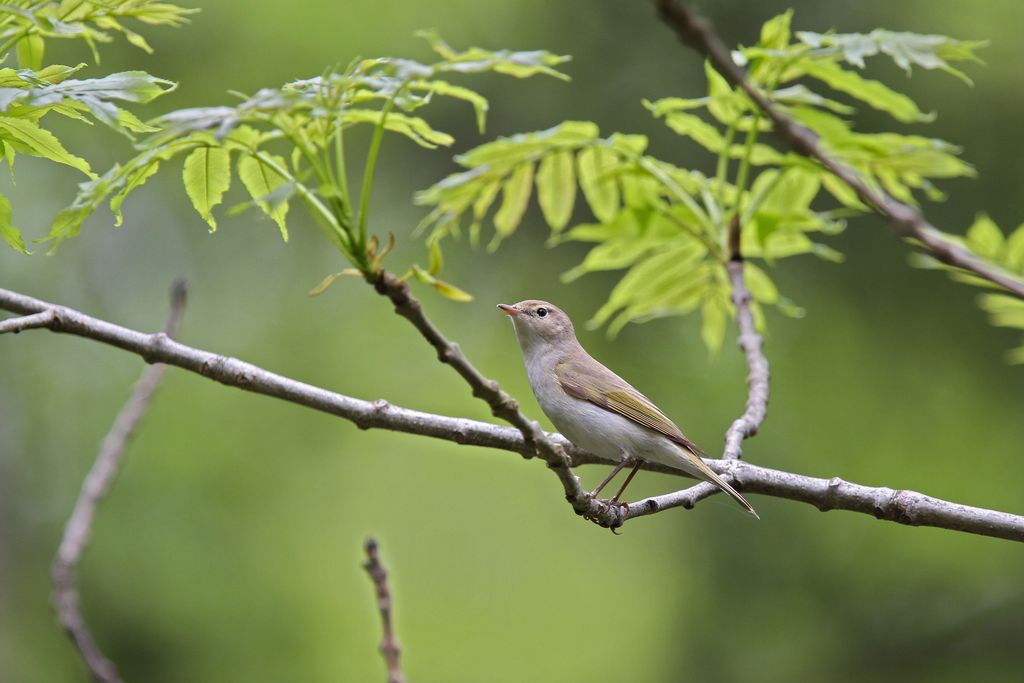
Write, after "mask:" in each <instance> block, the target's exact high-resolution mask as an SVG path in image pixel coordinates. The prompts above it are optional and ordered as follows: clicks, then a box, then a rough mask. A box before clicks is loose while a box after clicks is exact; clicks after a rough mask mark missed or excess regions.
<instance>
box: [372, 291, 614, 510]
mask: <svg viewBox="0 0 1024 683" xmlns="http://www.w3.org/2000/svg"><path fill="white" fill-rule="evenodd" d="M372 284H373V286H374V289H376V290H377V293H379V294H381V295H382V296H386V297H387V298H388V299H390V300H391V303H392V304H394V306H395V312H396V313H397V314H398V315H400V316H402V317H403V318H405V319H406V320H408V321H409V322H410V323H412V324H413V326H414V327H415V328H416V329H417V330H419V332H420V334H421V335H423V337H424V338H425V339H426V340H427V341H428V342H429V343H430V345H431V346H433V347H434V349H435V350H436V351H437V357H438V360H440V361H441V362H442V363H446V364H448V365H450V366H452V368H454V369H455V371H456V372H458V373H459V375H460V376H461V377H462V378H463V379H464V380H466V383H468V384H469V386H470V387H471V388H472V389H473V395H474V396H476V397H477V398H479V399H481V400H483V401H485V402H486V403H487V404H488V405H489V406H490V407H491V413H493V414H494V416H495V417H498V418H501V419H503V420H505V421H506V422H508V423H509V424H511V425H512V426H514V427H515V428H516V429H518V430H519V431H520V432H521V433H522V435H523V439H524V440H525V441H526V443H527V444H528V445H529V446H531V449H530V451H528V452H527V453H525V454H524V455H526V456H527V457H531V456H532V455H534V454H536V455H539V456H540V457H541V458H542V459H543V460H544V461H545V462H546V463H547V465H548V467H549V468H550V469H551V470H552V471H553V472H554V473H555V475H556V476H557V477H558V480H559V481H560V482H561V483H562V488H563V489H564V490H565V499H566V500H567V501H568V502H569V504H570V505H572V508H573V510H575V511H576V514H578V515H580V516H581V517H583V518H584V519H588V520H590V521H592V522H594V523H596V524H598V525H600V526H603V527H609V528H615V527H618V526H621V525H622V521H623V513H622V509H621V508H619V507H617V506H615V505H608V504H607V503H604V502H602V501H600V500H597V499H596V498H594V497H593V496H591V495H590V494H589V493H588V492H587V491H586V490H585V489H584V488H583V486H582V485H581V484H580V478H579V477H577V476H576V475H575V474H573V472H572V459H571V458H570V457H569V456H568V455H567V454H566V452H565V449H564V448H562V446H561V445H559V444H557V443H555V442H553V441H551V440H550V439H548V438H547V436H546V435H545V434H544V431H543V430H542V429H541V428H540V425H539V424H538V423H537V422H536V421H534V420H531V419H529V418H528V417H526V416H525V415H524V414H523V413H522V411H520V410H519V403H518V402H517V401H516V400H515V399H514V398H512V397H511V396H509V395H508V394H507V393H505V392H504V391H502V390H501V387H499V386H498V383H497V382H495V381H494V380H492V379H488V378H486V377H484V376H483V375H482V374H481V373H480V371H479V370H477V369H476V367H475V366H474V365H473V364H472V363H470V362H469V359H468V358H466V356H465V354H463V353H462V349H460V348H459V345H458V344H455V343H453V342H450V341H448V339H447V338H445V336H444V335H443V334H442V333H441V331H440V330H438V329H437V327H435V326H434V324H433V323H432V322H430V320H429V319H428V318H427V316H426V315H425V314H424V313H423V306H422V305H421V304H420V302H419V301H418V300H417V299H415V298H414V297H413V296H412V295H411V294H410V293H409V285H408V284H407V283H406V282H404V281H402V280H400V279H399V278H396V277H395V276H394V275H392V274H391V273H389V272H387V271H381V272H380V273H379V275H378V276H377V279H376V281H375V282H373V283H372Z"/></svg>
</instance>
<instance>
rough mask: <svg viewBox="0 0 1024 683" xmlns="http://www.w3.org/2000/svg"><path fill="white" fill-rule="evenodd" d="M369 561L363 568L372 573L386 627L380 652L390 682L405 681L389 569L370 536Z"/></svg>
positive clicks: (378, 604) (367, 548) (378, 605)
mask: <svg viewBox="0 0 1024 683" xmlns="http://www.w3.org/2000/svg"><path fill="white" fill-rule="evenodd" d="M366 557H367V561H366V563H365V564H364V565H363V569H365V570H366V573H367V574H369V575H370V580H371V581H373V588H374V593H375V594H376V596H377V609H378V610H379V611H380V621H381V624H382V626H383V628H384V635H383V636H382V637H381V641H380V653H381V655H382V656H383V657H384V664H385V665H386V666H387V669H388V683H405V675H404V674H403V673H402V667H401V666H400V665H399V662H398V656H399V655H400V654H401V652H402V650H401V648H400V647H398V640H397V639H396V638H395V629H394V623H393V621H392V618H391V591H390V590H389V589H388V570H387V569H385V568H384V565H383V564H381V561H380V552H379V549H378V547H377V541H376V540H374V539H372V538H370V539H367V541H366Z"/></svg>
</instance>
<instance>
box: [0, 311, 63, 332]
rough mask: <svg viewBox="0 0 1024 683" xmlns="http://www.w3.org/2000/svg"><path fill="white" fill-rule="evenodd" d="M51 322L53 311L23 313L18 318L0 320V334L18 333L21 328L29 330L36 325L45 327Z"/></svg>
mask: <svg viewBox="0 0 1024 683" xmlns="http://www.w3.org/2000/svg"><path fill="white" fill-rule="evenodd" d="M52 322H53V311H42V312H40V313H33V314H31V315H23V316H21V317H20V318H9V319H7V320H0V334H7V333H8V332H10V333H11V334H18V333H19V332H21V331H22V330H31V329H34V328H37V327H47V326H49V324H50V323H52Z"/></svg>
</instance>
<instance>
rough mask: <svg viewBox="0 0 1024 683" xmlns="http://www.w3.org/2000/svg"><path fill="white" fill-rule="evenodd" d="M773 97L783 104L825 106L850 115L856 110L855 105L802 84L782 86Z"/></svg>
mask: <svg viewBox="0 0 1024 683" xmlns="http://www.w3.org/2000/svg"><path fill="white" fill-rule="evenodd" d="M771 98H772V100H774V101H776V102H779V103H781V104H806V105H811V106H813V107H824V108H825V109H828V110H829V111H833V112H835V113H837V114H847V115H848V114H852V113H853V112H854V108H853V107H850V106H847V105H845V104H843V103H842V102H836V101H835V100H830V99H829V98H827V97H823V96H821V95H819V94H818V93H816V92H814V91H813V90H811V89H810V88H808V87H807V86H805V85H801V84H797V85H791V86H789V87H788V88H780V89H778V90H776V91H775V92H773V93H772V94H771Z"/></svg>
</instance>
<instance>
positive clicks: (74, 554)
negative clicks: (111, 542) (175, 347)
mask: <svg viewBox="0 0 1024 683" xmlns="http://www.w3.org/2000/svg"><path fill="white" fill-rule="evenodd" d="M184 309H185V283H184V281H183V280H178V281H177V282H175V284H174V285H173V287H172V288H171V310H170V313H169V314H168V316H167V322H166V324H165V325H164V329H163V332H162V333H161V334H163V335H165V336H166V337H171V336H173V335H174V334H175V333H176V332H177V329H178V326H179V324H180V322H181V316H182V313H183V312H184ZM56 310H57V309H56V308H49V309H47V310H46V311H44V312H43V313H38V314H36V316H43V315H46V314H48V316H47V319H48V323H53V322H54V321H55V320H57V315H56V314H55V312H56ZM30 317H33V316H26V318H30ZM26 318H20V320H25V319H26ZM23 329H24V328H23ZM166 369H167V366H166V365H160V364H157V365H150V366H148V367H147V368H146V369H145V370H144V371H143V373H142V377H141V378H140V379H139V381H138V383H137V384H136V385H135V389H134V391H132V395H131V396H130V397H129V398H128V402H127V403H125V405H124V407H123V408H122V409H121V412H120V413H119V414H118V416H117V419H116V420H114V424H113V426H112V427H111V428H110V432H109V433H108V434H107V436H106V438H105V439H104V440H103V444H102V445H101V446H100V451H99V455H98V456H97V457H96V462H95V463H93V466H92V469H91V470H89V474H88V475H87V476H86V478H85V482H84V483H83V484H82V492H81V494H79V496H78V500H77V501H76V502H75V508H74V511H73V512H72V513H71V517H70V518H69V519H68V523H67V525H66V526H65V527H64V536H63V537H62V538H61V542H60V547H59V548H58V549H57V555H56V557H54V560H53V567H52V577H53V601H54V607H55V609H56V611H57V618H58V619H59V620H60V623H61V625H62V626H63V627H64V630H65V631H66V632H67V634H68V637H69V638H70V639H71V641H72V642H73V643H74V645H75V647H76V648H78V652H79V654H80V655H81V657H82V660H83V661H84V662H85V665H86V666H87V667H88V669H89V673H90V675H91V676H92V678H93V679H94V680H96V681H100V682H101V683H120V681H121V677H120V675H119V674H118V672H117V667H116V666H115V665H114V663H113V662H112V661H110V660H109V659H107V658H106V657H105V656H104V655H103V652H102V651H101V650H100V648H99V646H98V645H97V644H96V641H95V640H94V639H93V637H92V633H91V632H90V631H89V625H88V624H87V623H86V621H85V616H84V615H83V614H82V609H81V605H80V601H79V594H78V586H77V577H76V574H77V569H78V562H79V560H81V558H82V552H83V551H84V550H85V546H86V544H87V543H88V542H89V536H90V533H91V531H92V523H93V520H94V519H95V517H96V509H97V507H98V506H99V503H100V501H101V500H102V499H103V498H104V497H105V496H106V495H107V493H108V492H109V490H110V486H111V484H112V483H113V481H114V478H115V477H116V476H117V472H118V470H119V469H120V466H121V458H122V456H123V454H124V449H125V445H126V444H127V443H128V439H129V438H130V437H131V435H132V433H133V432H134V431H135V428H136V427H137V426H138V424H139V421H140V420H141V419H142V417H143V415H145V414H146V410H147V409H148V408H149V403H150V400H151V399H152V398H153V392H154V391H156V388H157V386H158V385H159V384H160V380H161V379H162V378H163V375H164V371H165V370H166Z"/></svg>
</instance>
